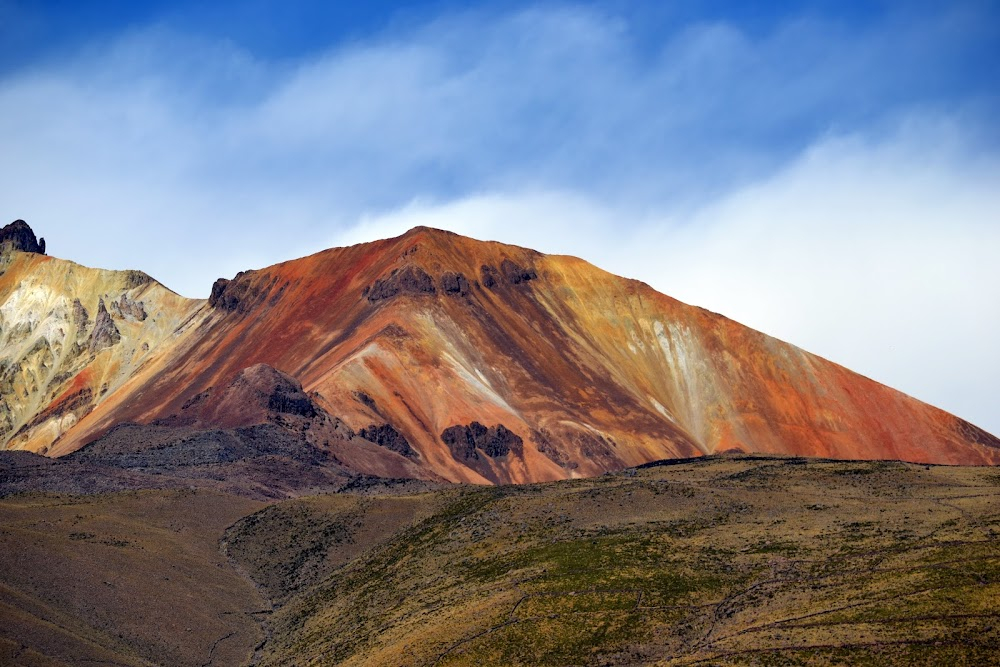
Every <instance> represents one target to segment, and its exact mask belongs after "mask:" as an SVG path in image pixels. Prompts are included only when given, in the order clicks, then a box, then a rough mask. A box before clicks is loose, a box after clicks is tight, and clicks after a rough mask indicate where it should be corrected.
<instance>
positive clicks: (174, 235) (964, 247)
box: [0, 3, 1000, 432]
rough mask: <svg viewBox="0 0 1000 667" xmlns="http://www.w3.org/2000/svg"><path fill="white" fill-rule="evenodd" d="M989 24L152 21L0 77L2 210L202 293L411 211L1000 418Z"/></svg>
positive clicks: (528, 12)
mask: <svg viewBox="0 0 1000 667" xmlns="http://www.w3.org/2000/svg"><path fill="white" fill-rule="evenodd" d="M647 14H648V16H647ZM654 18H655V19H656V20H659V21H662V24H657V25H656V29H655V30H653V29H650V26H649V25H646V24H644V20H646V19H648V20H650V21H652V20H654ZM996 18H997V12H995V11H993V10H991V9H990V8H989V7H986V6H984V5H983V4H982V3H968V4H957V5H951V6H949V7H946V8H926V7H925V8H922V9H921V10H920V11H907V10H906V9H904V8H903V5H900V6H899V7H897V8H894V7H892V6H890V8H889V9H888V10H885V11H883V12H881V13H879V14H878V15H877V16H875V17H873V18H872V17H866V18H865V20H864V21H861V20H857V19H856V18H852V16H851V15H850V13H849V12H845V14H844V16H831V15H830V14H823V13H817V12H810V11H806V10H803V11H801V12H799V13H792V14H788V15H787V16H774V17H772V19H771V20H770V21H767V22H765V23H764V24H756V25H754V26H753V27H748V26H747V25H746V24H743V23H740V22H738V21H729V20H726V18H725V17H720V16H719V15H717V14H713V15H708V14H706V15H704V16H698V15H695V16H688V17H684V18H683V19H677V20H671V19H669V18H668V19H664V18H663V17H662V16H661V15H659V14H656V13H655V12H653V11H652V10H650V11H648V12H645V13H644V11H642V10H639V11H631V12H624V11H620V12H617V13H616V12H614V11H613V10H609V9H607V7H606V6H604V7H602V6H600V5H597V6H595V5H583V4H581V5H576V4H561V5H543V6H540V7H536V8H521V9H518V10H514V11H504V10H502V9H497V8H495V7H494V8H492V9H481V10H475V11H468V10H464V11H447V12H440V13H435V14H427V15H422V16H419V17H417V18H413V17H412V16H410V17H409V18H408V20H407V21H404V22H402V23H398V22H397V23H392V22H390V23H389V24H388V25H387V27H385V29H383V30H376V31H370V32H369V33H366V34H365V35H360V36H359V35H356V34H355V35H353V36H352V37H351V38H350V39H346V40H334V41H331V42H330V43H329V44H326V45H321V46H319V47H317V48H314V49H312V50H310V51H309V52H307V53H301V54H296V55H294V56H291V57H281V58H278V57H272V56H269V55H266V54H262V53H260V52H257V51H254V50H253V49H252V48H248V47H247V46H246V45H244V44H239V43H238V42H237V41H233V40H230V39H224V38H220V37H218V36H213V35H211V34H208V35H206V34H196V33H195V32H193V31H191V30H188V29H187V28H186V26H187V24H186V23H185V22H184V21H182V20H178V19H177V16H176V15H169V14H168V15H164V17H163V18H162V19H161V20H156V21H150V22H147V23H142V24H140V25H138V26H132V27H130V28H128V29H127V30H122V31H117V32H114V33H112V34H106V33H101V34H100V37H99V38H97V39H93V40H87V39H80V40H79V46H77V47H75V48H74V49H72V50H71V52H69V53H54V54H48V55H47V56H46V57H44V58H40V59H39V60H38V61H37V62H34V63H29V64H24V65H20V66H16V67H15V66H11V67H8V68H6V69H4V70H3V71H4V72H5V73H4V74H3V75H2V76H0V108H2V109H4V112H3V113H2V114H0V145H2V146H3V157H2V159H0V201H4V202H5V203H6V204H7V207H8V208H7V210H8V217H10V218H14V217H24V218H26V219H28V221H29V222H30V223H31V224H32V225H33V226H34V227H35V228H36V230H37V231H38V232H40V233H41V234H43V235H45V236H46V237H47V240H48V243H49V248H50V252H52V253H53V254H55V255H58V256H62V257H67V258H70V259H74V260H77V261H80V262H83V263H85V264H90V265H97V266H106V267H113V268H126V267H138V268H142V269H144V270H147V271H148V272H150V273H151V274H153V275H154V276H155V277H157V278H158V279H160V280H161V281H163V282H164V283H165V284H167V285H168V286H170V287H172V288H174V289H176V290H178V291H180V292H181V293H184V294H187V295H191V296H204V295H206V294H207V293H208V290H209V288H210V286H211V284H212V282H213V280H214V279H215V278H216V277H219V276H231V275H232V274H234V273H235V272H236V271H238V270H242V269H246V268H251V267H259V266H264V265H267V264H270V263H273V262H277V261H281V260H285V259H289V258H291V257H296V256H300V255H303V254H307V253H310V252H315V251H317V250H319V249H322V248H324V247H327V246H329V245H333V244H338V243H345V242H349V241H358V240H367V239H370V238H374V237H376V236H378V235H383V234H388V233H396V232H400V231H403V228H404V227H405V226H408V225H410V224H411V223H412V224H427V225H432V226H439V227H448V228H452V229H455V230H456V231H462V232H465V233H469V234H471V235H474V236H480V237H492V238H500V239H502V240H505V241H509V242H513V243H519V244H522V245H528V246H535V247H538V248H539V249H541V250H545V251H549V252H567V253H573V254H578V255H581V256H583V257H585V258H587V259H589V260H591V261H593V262H595V263H596V264H598V265H600V266H603V267H605V268H607V269H609V270H612V271H615V272H618V273H623V274H625V275H629V276H632V277H638V278H641V279H644V280H646V281H647V282H650V283H651V284H653V285H654V286H655V287H657V288H658V289H660V290H661V291H664V292H666V293H668V294H672V295H673V296H676V297H678V298H681V299H684V300H687V301H690V302H692V303H696V304H699V305H703V306H705V307H709V308H712V309H713V310H718V311H720V312H723V313H724V314H727V315H730V316H732V317H734V318H736V319H739V320H741V321H743V322H745V323H747V324H750V325H752V326H755V327H758V328H760V329H762V330H764V331H767V332H768V333H772V334H775V335H778V336H780V337H782V338H785V339H787V340H790V341H791V342H794V343H797V344H800V345H802V346H804V347H806V348H807V349H811V350H813V351H816V352H819V353H821V354H824V355H826V356H828V357H830V358H832V359H834V360H835V361H838V362H841V363H844V364H846V365H848V366H851V367H854V368H856V369H857V370H859V371H861V372H864V373H866V374H869V375H871V376H873V377H875V378H876V379H879V380H881V381H884V382H887V383H889V384H892V385H894V386H897V387H899V388H901V389H903V390H905V391H909V392H910V393H913V394H915V395H917V396H918V397H920V398H923V399H925V400H930V401H932V402H934V403H937V404H939V405H942V406H943V407H946V408H947V409H950V410H953V411H955V412H957V413H959V414H961V415H962V416H965V417H967V418H970V419H973V420H974V421H978V422H980V423H982V424H983V425H984V426H986V427H988V428H991V429H992V430H993V431H995V432H996V431H1000V421H997V419H998V417H997V416H996V415H995V414H994V412H995V410H994V408H993V407H992V406H991V405H990V403H991V401H990V400H989V397H991V396H996V395H997V391H996V384H995V380H994V378H995V377H997V375H998V371H1000V354H998V353H997V352H996V351H994V349H993V347H992V345H991V344H990V340H991V339H994V338H997V337H998V336H1000V322H998V319H1000V315H998V310H1000V308H997V306H995V305H993V304H997V303H1000V293H998V289H1000V288H998V285H1000V280H998V279H997V278H998V276H997V273H996V271H995V270H994V269H992V268H990V266H991V262H990V261H989V259H988V257H987V255H988V254H992V253H995V251H996V250H998V249H1000V243H998V239H997V229H998V228H1000V220H998V217H997V216H998V214H997V213H996V211H1000V205H998V204H1000V202H998V201H997V196H996V195H994V194H993V191H994V190H1000V188H998V187H996V185H997V183H1000V170H998V167H997V156H998V155H1000V149H998V146H1000V133H998V132H997V124H996V122H995V118H996V117H997V111H998V110H1000V100H998V95H997V93H996V92H995V91H996V90H997V87H996V86H997V83H998V81H997V76H998V75H997V74H995V73H992V72H995V71H996V70H995V69H993V68H990V67H988V66H987V64H988V63H992V64H993V65H996V64H997V63H998V62H1000V57H998V56H997V53H996V48H997V47H996V46H995V44H997V43H1000V39H998V38H1000V27H998V26H1000V21H997V20H992V19H996ZM991 251H992V253H991ZM928 295H931V296H928ZM959 321H961V322H963V323H964V324H962V325H958V324H957V322H959ZM956 355H957V356H956ZM956 359H957V360H958V361H957V362H954V363H953V361H952V360H956Z"/></svg>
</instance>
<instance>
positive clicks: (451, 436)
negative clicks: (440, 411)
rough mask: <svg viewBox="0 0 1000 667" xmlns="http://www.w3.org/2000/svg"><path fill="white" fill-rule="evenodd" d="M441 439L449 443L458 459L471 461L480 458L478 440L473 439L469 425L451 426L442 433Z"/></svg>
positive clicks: (452, 452) (453, 455)
mask: <svg viewBox="0 0 1000 667" xmlns="http://www.w3.org/2000/svg"><path fill="white" fill-rule="evenodd" d="M441 440H442V441H443V442H444V444H446V445H448V449H450V450H451V455H452V457H454V458H455V460H456V461H470V460H477V459H478V458H479V454H478V452H476V442H475V440H473V439H472V435H471V433H470V432H469V427H468V426H461V425H456V426H449V427H448V428H446V429H445V430H444V431H443V432H442V433H441Z"/></svg>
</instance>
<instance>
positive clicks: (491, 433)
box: [441, 422, 524, 462]
mask: <svg viewBox="0 0 1000 667" xmlns="http://www.w3.org/2000/svg"><path fill="white" fill-rule="evenodd" d="M441 440H442V442H444V444H446V445H448V448H449V449H450V450H451V454H452V456H453V457H454V458H455V460H457V461H463V462H465V461H470V460H471V461H474V460H478V459H479V452H482V453H483V454H485V455H486V456H488V457H490V458H491V459H496V458H500V457H502V456H506V455H507V454H509V453H510V452H511V450H516V451H520V450H521V448H522V446H523V444H524V441H523V440H522V439H521V437H520V436H519V435H517V434H516V433H514V432H513V431H511V430H510V429H508V428H507V427H506V426H504V425H503V424H497V425H496V426H490V427H489V428H487V427H486V426H483V425H482V424H480V423H479V422H472V423H471V424H469V425H468V426H462V425H460V424H458V425H455V426H450V427H448V428H446V429H445V430H444V432H442V433H441Z"/></svg>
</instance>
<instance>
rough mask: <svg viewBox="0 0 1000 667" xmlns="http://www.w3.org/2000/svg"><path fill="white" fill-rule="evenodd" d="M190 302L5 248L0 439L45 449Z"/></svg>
mask: <svg viewBox="0 0 1000 667" xmlns="http://www.w3.org/2000/svg"><path fill="white" fill-rule="evenodd" d="M29 231H30V230H29ZM33 238H34V235H33V234H32V239H33ZM199 303H203V302H197V301H192V300H190V299H185V298H183V297H180V296H178V295H177V294H174V293H173V292H171V291H170V290H168V289H167V288H165V287H163V286H162V285H160V284H159V283H157V282H156V281H154V280H153V279H152V278H150V277H149V276H147V275H146V274H144V273H141V272H139V271H103V270H100V269H90V268H87V267H83V266H80V265H78V264H74V263H72V262H67V261H65V260H61V259H55V258H52V257H47V256H45V255H42V254H39V253H35V252H16V251H12V250H10V249H9V248H7V249H4V251H3V252H2V253H0V442H4V443H6V447H7V448H10V449H28V450H32V451H39V452H46V451H47V450H48V447H49V445H50V444H51V443H52V442H53V441H55V440H56V439H58V438H59V437H60V436H62V435H63V434H64V433H67V432H69V431H72V430H73V428H74V427H75V426H76V424H77V422H78V421H79V420H80V419H81V418H83V417H84V416H85V415H86V414H87V413H88V412H89V411H90V410H92V409H93V407H94V406H95V405H97V404H98V403H99V402H100V401H101V400H103V399H104V398H106V397H107V396H109V395H112V394H114V393H116V391H117V390H118V389H120V388H121V386H122V385H123V384H124V383H125V382H126V381H127V380H128V378H129V377H131V376H132V375H133V374H134V373H135V371H136V370H137V369H139V368H141V367H143V366H145V365H148V364H150V363H151V362H153V361H154V359H155V358H156V355H157V353H158V352H160V351H163V350H164V349H167V348H169V346H170V344H171V343H172V341H173V340H174V339H175V338H177V337H178V336H183V334H184V333H185V332H186V331H188V330H190V328H191V327H192V326H193V325H194V323H195V320H194V319H192V318H193V317H194V316H195V314H196V313H197V312H198V309H197V307H198V305H199Z"/></svg>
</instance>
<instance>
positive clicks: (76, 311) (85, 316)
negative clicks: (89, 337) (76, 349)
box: [73, 299, 90, 335]
mask: <svg viewBox="0 0 1000 667" xmlns="http://www.w3.org/2000/svg"><path fill="white" fill-rule="evenodd" d="M73 323H74V324H76V331H77V335H79V334H82V333H83V332H84V331H86V330H87V325H88V324H90V314H89V313H87V309H86V308H84V307H83V304H82V303H80V300H79V299H73Z"/></svg>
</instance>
